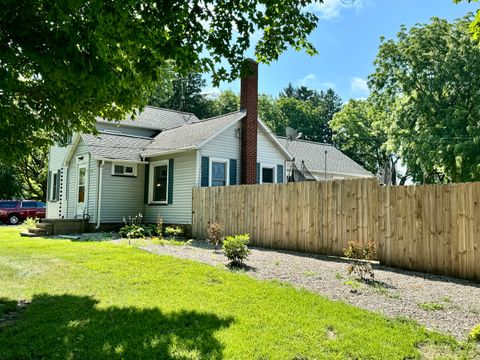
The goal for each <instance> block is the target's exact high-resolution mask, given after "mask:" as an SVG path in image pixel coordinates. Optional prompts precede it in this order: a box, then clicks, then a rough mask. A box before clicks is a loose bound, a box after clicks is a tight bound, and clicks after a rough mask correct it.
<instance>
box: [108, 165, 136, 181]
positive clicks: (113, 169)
mask: <svg viewBox="0 0 480 360" xmlns="http://www.w3.org/2000/svg"><path fill="white" fill-rule="evenodd" d="M115 166H123V174H117V173H115ZM127 166H128V167H131V168H133V173H131V174H126V173H125V168H126V167H127ZM112 175H113V176H128V177H135V176H137V164H132V163H125V162H112Z"/></svg>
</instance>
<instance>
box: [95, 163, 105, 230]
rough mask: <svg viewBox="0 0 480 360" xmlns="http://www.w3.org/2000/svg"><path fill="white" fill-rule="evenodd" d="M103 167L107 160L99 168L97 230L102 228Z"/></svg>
mask: <svg viewBox="0 0 480 360" xmlns="http://www.w3.org/2000/svg"><path fill="white" fill-rule="evenodd" d="M103 165H105V160H102V161H101V162H100V165H99V166H98V172H99V174H98V181H97V211H96V216H97V225H96V226H95V230H98V229H99V228H100V214H101V209H102V178H103Z"/></svg>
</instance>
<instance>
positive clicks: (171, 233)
mask: <svg viewBox="0 0 480 360" xmlns="http://www.w3.org/2000/svg"><path fill="white" fill-rule="evenodd" d="M165 234H166V235H167V236H168V237H172V238H176V237H178V236H181V235H182V234H183V229H182V228H181V227H180V226H167V227H166V228H165Z"/></svg>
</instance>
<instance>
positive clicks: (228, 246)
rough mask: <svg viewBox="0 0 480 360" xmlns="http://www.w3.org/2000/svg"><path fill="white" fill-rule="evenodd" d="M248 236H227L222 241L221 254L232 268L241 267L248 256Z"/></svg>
mask: <svg viewBox="0 0 480 360" xmlns="http://www.w3.org/2000/svg"><path fill="white" fill-rule="evenodd" d="M249 243H250V235H249V234H243V235H235V236H227V237H226V238H225V240H224V241H223V252H224V254H225V256H226V257H227V258H228V260H230V264H231V265H233V266H241V265H243V263H244V261H245V260H246V259H247V257H248V255H249V254H250V250H249V249H248V246H247V245H248V244H249Z"/></svg>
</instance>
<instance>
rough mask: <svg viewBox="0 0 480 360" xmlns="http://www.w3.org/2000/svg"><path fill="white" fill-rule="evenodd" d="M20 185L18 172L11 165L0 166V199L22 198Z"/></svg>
mask: <svg viewBox="0 0 480 360" xmlns="http://www.w3.org/2000/svg"><path fill="white" fill-rule="evenodd" d="M22 190H23V189H22V184H21V182H20V179H19V176H18V171H17V169H16V168H15V167H13V166H11V165H3V164H0V199H15V198H19V197H21V196H22V194H23V191H22Z"/></svg>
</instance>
